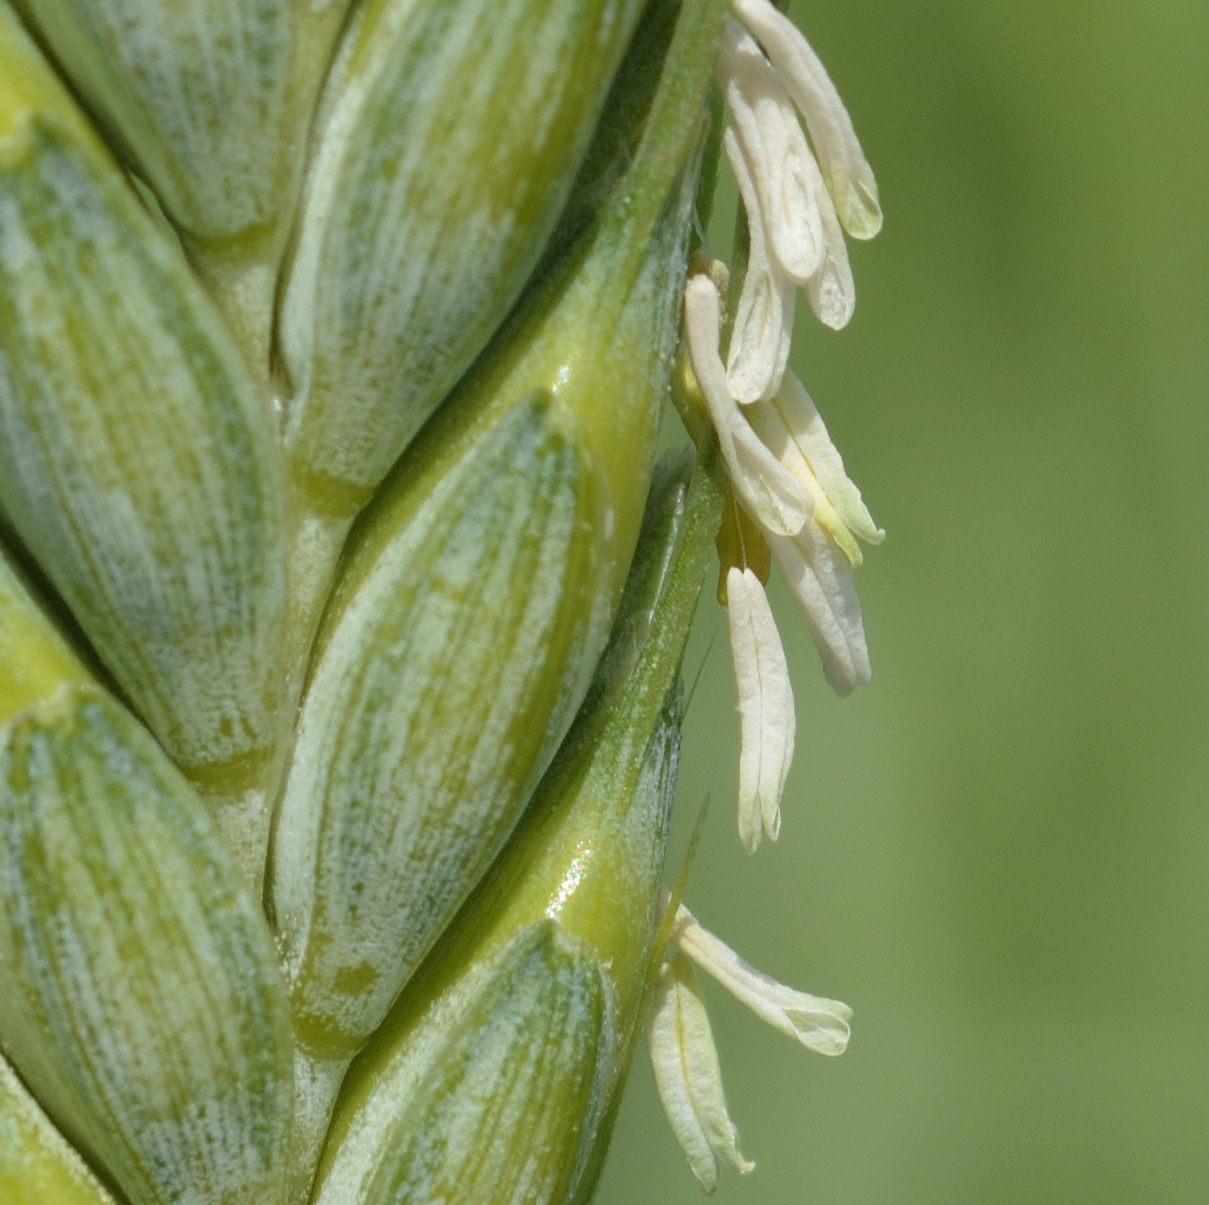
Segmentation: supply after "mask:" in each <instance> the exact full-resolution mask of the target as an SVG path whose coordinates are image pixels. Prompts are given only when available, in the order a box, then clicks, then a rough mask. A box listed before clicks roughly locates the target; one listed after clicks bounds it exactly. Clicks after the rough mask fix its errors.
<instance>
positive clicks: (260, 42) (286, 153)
mask: <svg viewBox="0 0 1209 1205" xmlns="http://www.w3.org/2000/svg"><path fill="white" fill-rule="evenodd" d="M14 2H15V6H16V8H17V9H18V11H20V12H21V14H22V15H23V16H24V17H25V18H26V20H27V21H28V22H29V24H30V26H31V27H32V28H33V29H34V30H35V31H36V32H37V35H38V37H39V38H41V39H42V40H43V42H44V43H45V44H46V45H47V46H48V47H49V48H50V50H51V52H52V53H53V55H54V56H55V58H56V60H57V61H58V63H59V64H60V66H61V67H62V68H63V70H64V71H65V72H66V73H67V75H68V76H69V77H70V79H71V81H72V83H73V84H74V86H75V88H76V89H77V91H78V94H79V95H80V96H81V97H82V98H83V100H84V103H85V104H86V105H87V106H88V107H89V109H90V110H91V111H92V113H93V114H94V115H95V116H96V118H97V119H98V121H99V123H100V124H101V126H102V127H103V128H104V129H105V130H106V132H107V133H108V134H109V135H110V136H111V137H112V138H113V140H114V141H115V142H116V144H117V145H118V146H120V147H121V148H122V151H123V154H124V155H125V156H127V157H128V158H129V160H130V161H131V163H132V164H133V165H134V166H135V168H136V170H137V171H138V172H139V173H140V174H141V175H142V176H143V177H144V178H145V179H146V181H147V182H148V183H149V184H150V185H151V187H152V188H153V189H154V190H155V193H156V195H157V196H158V198H159V201H160V203H161V204H162V205H163V207H164V210H165V211H166V212H167V213H168V214H169V215H170V216H171V217H172V218H173V219H174V221H176V222H177V224H178V225H179V226H181V227H182V228H183V229H184V230H185V231H186V232H187V233H188V235H190V236H191V237H193V238H195V239H198V240H201V241H203V242H222V241H229V240H233V239H235V238H237V237H239V236H241V235H247V234H248V233H249V232H254V231H258V230H260V229H261V228H265V227H272V226H274V225H275V224H277V223H278V222H279V221H280V220H281V218H282V216H283V214H282V210H283V207H284V203H285V201H286V199H287V198H289V197H290V196H292V194H293V192H294V180H295V177H296V175H297V173H296V170H295V168H294V167H293V166H292V165H293V164H294V163H295V162H297V161H300V160H301V158H302V151H303V142H304V137H305V130H306V128H307V125H308V123H309V121H310V117H311V112H312V108H313V100H314V95H315V92H316V91H317V89H318V84H319V81H320V79H321V78H322V75H323V71H324V69H325V67H326V65H327V60H328V56H329V54H330V50H331V43H332V41H333V39H334V37H335V33H336V30H337V28H338V27H339V23H340V21H341V18H342V17H343V14H344V10H345V8H346V7H347V0H320V2H319V3H315V2H313V0H173V2H172V3H163V0H14Z"/></svg>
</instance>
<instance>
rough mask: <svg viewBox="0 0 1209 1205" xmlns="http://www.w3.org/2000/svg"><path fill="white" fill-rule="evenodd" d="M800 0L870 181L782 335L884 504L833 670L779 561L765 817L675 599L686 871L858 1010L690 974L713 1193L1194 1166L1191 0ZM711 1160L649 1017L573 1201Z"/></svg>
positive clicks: (1199, 761) (719, 688)
mask: <svg viewBox="0 0 1209 1205" xmlns="http://www.w3.org/2000/svg"><path fill="white" fill-rule="evenodd" d="M792 11H793V14H794V16H795V17H796V18H797V20H798V22H799V23H800V24H801V25H802V27H803V29H805V31H806V32H807V34H808V36H809V37H810V38H811V40H812V41H813V43H814V45H815V47H816V48H817V49H818V51H819V52H820V54H821V55H822V56H823V58H824V61H825V62H826V63H827V64H828V66H829V68H830V70H831V72H832V74H833V77H834V78H835V80H836V82H837V84H838V85H839V88H840V91H841V93H842V94H843V96H844V97H845V100H846V101H847V103H848V105H849V107H850V109H851V111H852V113H853V116H854V119H855V121H856V125H857V129H858V131H859V132H860V134H861V137H862V140H863V142H864V145H865V149H866V151H867V153H868V155H869V158H870V160H871V161H872V163H873V165H874V168H875V170H876V171H877V175H878V180H879V184H880V186H881V193H882V201H883V205H884V208H885V211H886V227H885V230H884V231H883V233H882V234H881V235H880V236H879V237H878V238H877V239H876V240H875V241H874V242H872V243H870V244H862V245H857V246H855V247H854V248H853V265H854V269H855V272H856V278H857V286H858V295H859V298H860V304H859V305H858V307H857V313H856V318H855V319H854V321H853V323H852V325H851V326H850V327H849V328H848V330H846V331H844V332H843V333H842V334H839V335H836V334H834V333H831V332H828V331H825V330H822V329H821V328H819V327H818V326H817V325H816V324H815V323H814V322H813V320H812V319H811V317H810V315H809V312H808V310H807V308H806V306H805V305H801V306H800V307H799V323H798V334H797V339H796V342H795V360H796V364H797V368H798V371H799V373H800V375H801V376H802V377H803V378H804V380H805V381H806V383H807V386H808V387H809V388H810V389H811V391H812V393H813V394H814V397H815V399H816V401H817V402H818V404H819V406H820V409H821V410H822V411H823V413H824V415H825V416H826V418H827V421H828V424H829V426H830V428H831V431H832V434H833V435H834V437H835V439H836V442H837V443H838V445H839V446H840V448H841V450H842V452H843V454H844V457H845V460H846V462H847V464H848V467H849V468H850V470H851V472H852V474H853V476H854V478H855V479H856V480H857V482H858V483H859V484H860V485H861V487H862V489H863V490H864V493H865V496H866V498H867V500H868V501H869V503H870V505H871V507H872V509H873V512H874V515H875V517H876V518H877V519H878V520H879V521H880V522H881V523H882V524H883V525H884V526H885V527H886V528H887V529H888V530H889V536H888V539H887V541H886V543H885V544H884V545H883V546H882V547H881V548H879V549H874V550H872V551H871V552H870V553H869V555H868V556H867V559H866V563H865V567H864V568H863V569H862V570H861V572H860V574H859V575H858V582H859V586H860V591H861V596H862V600H863V602H864V607H865V615H866V625H867V629H868V632H869V639H870V645H871V649H872V652H873V661H874V673H875V680H874V683H873V685H872V686H870V687H868V688H866V689H864V690H862V691H859V692H858V693H857V695H856V696H855V697H853V698H852V699H849V700H845V701H838V700H836V699H835V698H834V697H833V696H831V695H830V694H829V692H828V691H827V689H826V687H825V686H824V684H823V682H822V678H821V675H820V673H819V671H818V666H817V661H816V658H815V655H814V652H813V649H812V648H811V647H810V642H809V638H808V637H807V635H806V633H805V628H804V625H803V624H802V623H801V622H800V621H798V619H797V615H796V612H795V610H794V607H793V602H792V600H791V598H790V596H789V595H788V593H787V591H786V590H785V589H784V587H783V584H782V583H780V582H777V583H775V584H774V586H773V602H774V607H776V608H777V610H778V614H779V616H780V618H781V624H782V630H783V632H785V634H786V637H787V644H788V645H789V646H790V647H789V656H790V661H791V669H792V670H793V672H794V675H795V683H796V689H797V699H798V717H799V729H798V753H797V759H796V764H795V766H794V770H793V774H792V776H791V778H790V783H789V789H788V792H787V795H786V800H785V804H784V828H783V831H782V836H781V840H780V842H779V844H777V845H775V846H771V847H769V846H767V845H766V846H764V847H762V848H761V850H760V851H759V853H758V854H757V855H756V856H755V857H752V858H748V857H746V856H745V855H744V854H743V852H742V850H741V848H740V846H739V843H738V839H737V836H736V834H735V827H734V815H733V799H734V783H735V778H736V756H737V725H736V721H735V716H734V711H733V707H734V687H733V683H732V680H731V670H730V664H729V655H728V652H727V648H726V638H725V620H724V618H723V617H722V613H721V611H720V609H719V608H717V607H715V606H713V605H712V604H708V605H707V606H706V607H704V608H703V611H702V615H701V618H700V621H699V628H700V630H699V631H698V633H697V634H696V637H695V647H696V649H697V652H696V654H695V658H696V659H695V660H692V659H691V658H690V667H689V669H690V672H693V671H695V669H696V667H697V665H698V664H700V661H701V658H702V657H703V656H704V657H705V665H704V670H703V675H702V679H701V687H700V689H699V690H698V692H697V695H696V699H695V701H694V704H693V708H692V711H691V714H690V718H689V722H688V726H687V733H686V761H685V765H684V769H683V774H682V778H681V806H680V811H681V816H680V821H681V823H682V825H683V822H684V821H685V819H686V817H689V818H691V814H692V813H694V812H695V811H696V809H697V807H698V806H699V804H700V801H701V799H702V797H703V796H704V795H705V794H706V793H707V792H708V793H710V794H711V795H712V798H713V805H712V810H711V814H710V818H709V823H708V826H707V831H706V836H705V839H704V841H703V843H702V846H701V849H700V852H699V855H698V858H697V863H696V867H695V870H694V874H693V878H692V881H691V884H690V888H689V896H688V902H689V903H690V906H692V907H693V908H694V910H695V911H696V912H697V914H698V916H699V917H700V918H701V919H702V920H703V921H704V922H705V923H706V924H707V925H709V926H710V927H711V928H713V929H714V930H715V931H716V932H718V933H719V935H721V936H722V937H724V938H725V939H726V940H727V941H729V942H731V943H732V944H733V945H735V946H736V947H737V948H738V949H739V950H740V951H741V952H742V953H743V954H744V955H745V956H746V957H747V958H749V959H750V960H751V961H752V962H754V963H756V964H757V965H758V966H760V967H761V968H763V969H765V970H767V971H769V972H770V973H772V974H775V975H776V976H777V977H778V978H781V979H783V980H784V981H786V982H789V983H792V984H794V985H796V986H798V987H802V988H804V989H806V990H808V991H812V992H815V993H818V994H822V995H828V996H834V997H838V998H840V999H843V1000H846V1001H848V1002H849V1003H850V1004H852V1005H853V1006H854V1008H855V1009H856V1020H855V1025H854V1037H853V1042H852V1045H851V1047H850V1049H849V1051H848V1053H847V1054H845V1055H844V1057H843V1058H841V1059H837V1060H828V1059H825V1058H822V1057H820V1056H817V1055H811V1054H808V1053H806V1052H805V1051H802V1050H801V1049H799V1048H798V1047H796V1046H795V1045H794V1044H793V1043H791V1042H789V1041H788V1040H787V1039H785V1038H783V1037H782V1036H780V1035H779V1034H776V1033H774V1032H773V1031H772V1030H770V1029H768V1028H766V1027H765V1026H763V1025H762V1024H761V1023H760V1022H758V1021H757V1020H756V1019H755V1018H754V1017H753V1016H751V1015H750V1014H748V1013H747V1012H746V1011H745V1010H743V1009H742V1008H741V1007H740V1006H739V1005H737V1004H736V1003H735V1002H734V1001H732V1000H731V999H730V998H729V997H727V996H725V994H724V993H722V992H721V991H711V990H710V989H711V987H712V986H713V985H711V984H707V985H706V991H707V995H708V997H709V1000H710V1004H711V1016H712V1019H713V1022H714V1026H715V1031H716V1035H717V1038H718V1045H719V1051H720V1055H721V1060H722V1068H723V1075H724V1077H725V1080H726V1085H727V1092H728V1098H729V1102H730V1105H731V1113H732V1116H733V1117H734V1119H735V1121H736V1123H737V1124H738V1126H739V1129H740V1133H741V1136H742V1144H743V1149H744V1153H745V1154H747V1155H748V1156H749V1157H750V1158H754V1159H755V1160H756V1161H757V1163H758V1164H759V1166H758V1168H757V1170H756V1171H755V1173H754V1174H753V1175H751V1176H749V1177H746V1178H745V1179H742V1180H740V1179H739V1178H737V1177H735V1176H733V1175H732V1176H727V1177H724V1179H723V1181H722V1183H721V1185H720V1187H719V1190H718V1193H717V1196H716V1198H715V1199H716V1200H718V1201H720V1202H731V1201H733V1202H761V1203H765V1205H767V1203H775V1205H781V1203H783V1202H784V1203H791V1202H799V1201H802V1202H819V1203H823V1205H830V1203H841V1202H842V1203H847V1202H854V1203H862V1205H863V1203H873V1205H880V1203H882V1202H888V1203H893V1205H913V1203H915V1202H928V1203H935V1202H963V1203H966V1202H980V1203H981V1202H1064V1203H1070V1202H1096V1203H1097V1205H1100V1203H1110V1202H1121V1203H1130V1205H1133V1203H1147V1205H1149V1203H1155V1202H1160V1203H1165V1202H1205V1201H1209V958H1207V954H1209V798H1207V795H1209V790H1207V788H1209V740H1207V739H1206V733H1207V731H1209V725H1207V720H1209V686H1207V683H1209V636H1207V624H1206V618H1207V607H1206V602H1207V600H1209V397H1207V396H1206V394H1207V392H1209V389H1207V386H1209V337H1207V330H1206V327H1207V325H1209V323H1207V321H1206V319H1207V316H1209V237H1207V234H1206V219H1207V216H1209V215H1207V210H1209V67H1207V65H1206V54H1207V51H1209V3H1206V0H1152V2H1151V3H1148V4H1144V3H1141V2H1140V0H1098V2H1096V3H1092V2H1091V0H1057V2H1054V0H1050V2H1042V0H1022V2H1020V3H1016V4H1012V5H999V4H989V3H986V0H872V2H871V3H866V4H854V3H849V2H847V0H842V2H841V0H828V2H827V3H813V4H810V5H807V4H795V5H794V7H793V10H792ZM714 633H716V635H717V639H716V640H715V641H714V643H713V646H712V649H711V650H710V651H709V653H708V656H706V654H705V649H706V646H707V645H708V642H709V637H710V635H711V634H714ZM700 1199H701V1193H700V1190H699V1189H698V1187H697V1186H696V1182H695V1181H694V1180H693V1179H692V1176H691V1174H690V1173H689V1171H688V1168H687V1166H686V1165H685V1163H684V1161H683V1159H682V1157H681V1155H680V1153H679V1150H678V1148H677V1147H676V1145H675V1142H674V1140H673V1139H672V1137H671V1133H670V1131H669V1129H668V1127H667V1125H666V1123H665V1122H664V1120H663V1118H662V1115H661V1111H660V1108H659V1104H658V1101H657V1098H656V1096H655V1091H654V1087H653V1081H652V1077H651V1073H650V1070H649V1064H648V1062H647V1060H646V1058H645V1054H644V1055H643V1056H642V1057H641V1058H640V1060H639V1062H638V1064H637V1066H636V1069H635V1073H634V1075H633V1078H632V1081H631V1086H630V1090H629V1093H628V1096H627V1100H626V1103H625V1106H624V1110H623V1113H622V1117H621V1119H620V1123H619V1127H618V1133H617V1141H616V1144H615V1146H614V1151H613V1154H612V1156H611V1161H610V1164H609V1166H608V1169H607V1171H606V1177H605V1182H604V1185H603V1188H602V1191H601V1194H600V1197H599V1201H600V1202H601V1205H646V1203H648V1202H658V1203H660V1205H675V1203H677V1202H682V1201H683V1202H696V1201H699V1200H700Z"/></svg>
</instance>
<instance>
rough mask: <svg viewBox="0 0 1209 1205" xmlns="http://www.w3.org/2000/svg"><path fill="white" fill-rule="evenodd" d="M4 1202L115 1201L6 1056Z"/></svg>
mask: <svg viewBox="0 0 1209 1205" xmlns="http://www.w3.org/2000/svg"><path fill="white" fill-rule="evenodd" d="M0 1201H6V1202H9V1205H39V1203H40V1202H47V1201H53V1202H54V1203H55V1205H114V1201H113V1198H112V1197H111V1196H110V1195H109V1193H108V1192H106V1191H105V1189H104V1188H103V1187H102V1186H101V1184H100V1182H99V1181H98V1180H97V1178H96V1176H94V1175H93V1174H92V1172H91V1171H89V1170H88V1166H87V1164H85V1162H84V1160H83V1159H81V1158H80V1156H79V1154H78V1153H77V1152H76V1151H74V1150H73V1149H72V1148H71V1147H70V1146H69V1145H68V1144H67V1142H66V1141H64V1139H63V1136H62V1135H61V1134H60V1133H59V1131H58V1130H56V1129H55V1127H54V1126H53V1125H52V1124H51V1121H50V1118H48V1117H47V1116H46V1114H45V1113H43V1112H42V1110H41V1109H40V1108H39V1107H38V1103H37V1101H35V1100H34V1098H33V1097H32V1096H30V1094H29V1093H28V1092H27V1091H26V1090H25V1086H24V1084H22V1083H21V1081H20V1080H19V1079H18V1078H17V1076H16V1073H15V1072H14V1071H13V1069H12V1067H10V1066H9V1064H8V1063H7V1062H6V1061H5V1059H4V1058H3V1057H0Z"/></svg>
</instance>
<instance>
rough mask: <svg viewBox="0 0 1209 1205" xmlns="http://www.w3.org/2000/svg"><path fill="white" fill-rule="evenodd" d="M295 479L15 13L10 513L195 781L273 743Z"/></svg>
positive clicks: (210, 311) (3, 178) (1, 162)
mask: <svg viewBox="0 0 1209 1205" xmlns="http://www.w3.org/2000/svg"><path fill="white" fill-rule="evenodd" d="M283 481H284V479H283V476H282V472H281V463H280V453H279V451H278V448H277V442H276V435H275V432H274V427H273V422H272V418H271V415H270V412H269V409H268V407H267V404H266V403H265V400H264V399H263V398H262V397H261V396H260V395H259V393H258V392H257V390H256V389H255V388H254V386H253V385H252V383H251V382H250V380H249V378H248V376H247V373H246V370H245V368H244V366H243V361H242V359H241V356H240V353H239V351H238V350H237V348H236V347H235V345H234V343H233V342H232V339H231V336H230V335H229V333H228V331H227V330H226V329H225V328H224V326H223V324H222V322H221V320H220V319H219V317H218V315H217V313H216V311H215V310H214V308H213V306H212V304H211V303H210V301H209V300H208V298H207V297H206V295H205V294H204V293H203V291H202V289H201V286H200V285H199V284H198V283H197V281H196V279H195V278H194V277H193V275H192V274H191V272H190V270H189V267H188V265H187V263H186V261H185V258H184V256H183V255H182V253H181V250H180V247H179V245H178V244H176V243H175V242H174V241H173V240H172V239H171V238H170V236H169V235H167V234H166V233H165V232H164V230H163V228H162V226H160V225H158V224H157V223H156V222H155V221H154V220H153V219H152V218H151V217H150V216H149V215H148V213H147V212H146V210H145V209H144V208H143V207H142V205H141V204H140V203H139V201H138V200H137V199H136V197H135V194H134V193H133V192H132V191H131V190H130V188H129V186H128V185H127V183H126V182H125V180H124V178H123V176H122V173H121V172H120V170H119V169H118V168H117V166H116V165H115V164H114V163H113V162H112V160H111V159H110V158H109V157H108V155H107V154H106V153H105V152H104V151H103V149H102V148H101V147H100V146H99V145H98V143H97V142H96V140H95V138H94V137H93V135H92V134H91V133H90V132H89V130H88V129H87V127H86V126H85V124H84V123H83V120H82V119H81V117H80V116H79V114H78V112H77V110H76V109H75V107H74V105H73V103H72V102H71V100H70V99H69V98H68V96H67V94H66V93H65V92H64V91H63V90H62V89H61V87H60V86H59V85H58V84H57V83H56V81H55V80H54V78H53V76H52V74H51V73H50V71H49V68H47V66H46V65H45V63H44V62H43V61H42V60H41V59H40V57H39V55H38V52H37V51H36V50H35V49H34V47H33V45H32V43H31V42H30V41H29V40H28V38H26V36H25V35H24V34H23V32H22V31H21V30H20V28H19V27H18V25H17V22H16V20H15V18H14V17H13V16H12V14H11V12H10V11H9V10H6V9H5V10H0V509H3V511H4V512H5V514H6V516H7V519H8V520H9V522H10V523H11V525H12V527H13V528H14V529H15V530H16V532H17V533H18V535H19V536H20V538H21V540H22V542H23V543H24V544H25V546H26V547H27V548H28V550H29V551H30V553H31V554H32V555H33V556H34V557H35V558H36V559H37V561H38V563H39V565H40V566H41V568H42V569H43V571H44V572H45V573H46V575H47V577H48V578H49V579H50V581H51V583H52V584H53V586H54V588H55V590H57V592H58V593H59V595H60V596H61V597H62V599H63V601H64V602H65V603H66V604H67V605H68V607H69V608H70V609H71V611H72V613H73V614H74V616H75V618H76V620H77V621H78V622H79V625H80V627H81V628H82V629H83V631H84V633H85V635H86V636H87V638H88V640H89V641H90V642H91V644H92V645H93V647H94V648H95V650H96V652H97V653H98V655H99V657H100V659H101V660H102V661H103V662H104V664H105V666H106V667H107V669H108V670H109V672H110V673H112V675H113V677H114V678H115V679H116V680H117V682H118V684H119V685H120V687H121V689H122V690H123V692H124V693H125V694H126V695H127V697H128V698H129V699H130V700H131V701H132V703H133V704H134V706H135V708H136V709H137V710H138V712H139V713H140V715H141V716H142V718H143V719H144V720H145V721H146V722H147V723H148V725H149V726H150V727H151V729H152V731H153V732H154V733H155V734H156V736H157V737H158V738H159V739H160V740H161V741H162V743H163V744H164V746H165V747H166V748H167V750H168V751H169V753H170V754H171V755H172V756H173V757H174V758H175V759H176V760H177V761H178V762H179V763H180V764H181V765H182V766H184V767H185V768H186V769H187V770H188V771H189V772H190V773H195V774H197V775H198V776H199V777H209V778H210V779H211V780H221V779H223V778H224V776H226V777H231V776H236V777H238V776H239V775H241V774H243V773H245V772H247V771H248V768H249V767H250V766H252V765H254V764H256V763H257V762H258V761H260V760H263V759H264V758H266V757H267V756H268V752H269V750H270V749H271V747H272V746H273V744H274V741H275V739H276V709H277V706H278V699H279V696H280V693H281V692H280V684H279V681H278V677H279V670H278V663H279V655H278V650H279V646H280V642H281V631H282V625H283V612H284V594H285V570H284V564H285V556H284V526H285V524H284V484H283Z"/></svg>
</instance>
